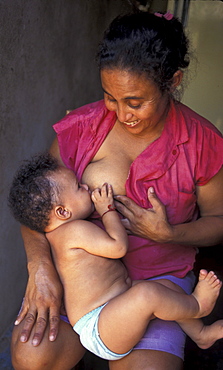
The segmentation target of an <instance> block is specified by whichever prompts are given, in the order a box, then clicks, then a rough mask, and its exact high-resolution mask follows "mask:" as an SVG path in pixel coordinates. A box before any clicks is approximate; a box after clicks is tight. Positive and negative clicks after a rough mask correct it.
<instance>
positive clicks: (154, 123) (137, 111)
mask: <svg viewBox="0 0 223 370" xmlns="http://www.w3.org/2000/svg"><path fill="white" fill-rule="evenodd" d="M101 82H102V88H103V91H104V100H105V105H106V107H107V108H108V110H110V111H114V112H116V114H117V118H118V120H119V122H120V123H121V124H122V125H123V127H124V128H125V129H126V130H128V131H130V132H131V133H134V134H139V133H142V132H144V130H146V131H148V130H151V129H154V128H156V127H160V126H163V125H164V122H165V118H166V115H167V112H168V107H169V97H168V95H167V94H162V93H161V92H160V90H159V88H158V87H157V85H156V84H155V83H153V82H152V81H149V80H148V79H146V78H145V77H144V76H143V75H138V74H134V73H132V72H128V71H122V70H119V69H104V70H102V71H101Z"/></svg>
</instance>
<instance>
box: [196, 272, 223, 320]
mask: <svg viewBox="0 0 223 370" xmlns="http://www.w3.org/2000/svg"><path fill="white" fill-rule="evenodd" d="M221 286H222V282H221V281H220V280H219V279H218V277H217V276H216V275H215V273H214V272H213V271H210V272H207V271H206V270H200V274H199V281H198V283H197V285H196V287H195V289H194V292H193V293H192V295H193V296H194V297H195V298H196V300H197V301H198V304H199V312H198V314H197V316H196V318H198V317H204V316H207V315H209V313H211V311H212V310H213V308H214V305H215V302H216V300H217V298H218V296H219V292H220V289H221Z"/></svg>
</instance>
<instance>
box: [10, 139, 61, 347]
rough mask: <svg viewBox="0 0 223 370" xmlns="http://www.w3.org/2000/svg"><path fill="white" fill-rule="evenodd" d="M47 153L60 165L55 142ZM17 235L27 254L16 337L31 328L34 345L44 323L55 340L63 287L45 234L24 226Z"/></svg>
mask: <svg viewBox="0 0 223 370" xmlns="http://www.w3.org/2000/svg"><path fill="white" fill-rule="evenodd" d="M50 152H51V154H52V155H54V156H55V157H56V158H57V159H58V161H59V162H60V164H61V165H63V162H62V160H61V158H60V153H59V147H58V142H57V139H55V140H54V142H53V144H52V146H51V149H50ZM21 232H22V237H23V241H24V246H25V250H26V255H27V264H28V265H27V266H28V274H29V277H28V283H27V287H26V293H25V297H24V300H23V305H22V308H21V310H20V313H19V315H18V317H17V320H16V322H15V323H16V325H18V324H19V323H20V322H21V321H22V320H24V324H23V329H22V332H21V335H20V340H21V341H22V342H26V341H27V340H28V339H29V336H30V333H31V330H32V328H33V327H34V325H35V330H34V336H33V338H32V343H33V345H35V346H36V345H38V344H39V343H40V342H41V340H42V338H43V335H44V331H45V329H46V326H47V322H48V320H49V323H50V331H49V340H50V341H54V340H55V339H56V337H57V333H58V328H59V321H60V308H61V304H62V295H63V288H62V285H61V282H60V279H59V276H58V274H57V271H56V269H55V266H54V264H53V261H52V257H51V250H50V245H49V243H48V241H47V239H46V237H45V235H44V234H40V233H38V232H35V231H32V230H30V229H29V228H27V227H25V226H22V228H21Z"/></svg>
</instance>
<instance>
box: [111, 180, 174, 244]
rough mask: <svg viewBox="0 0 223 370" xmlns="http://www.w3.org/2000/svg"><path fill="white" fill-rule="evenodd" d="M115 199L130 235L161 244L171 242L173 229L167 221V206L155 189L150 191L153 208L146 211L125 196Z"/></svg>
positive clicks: (118, 196)
mask: <svg viewBox="0 0 223 370" xmlns="http://www.w3.org/2000/svg"><path fill="white" fill-rule="evenodd" d="M115 199H116V202H115V206H116V208H117V210H118V211H119V212H120V213H121V214H122V215H123V216H124V217H125V218H124V219H123V220H122V224H123V225H124V227H125V228H126V230H127V231H128V233H131V234H134V235H138V236H140V237H142V238H145V239H151V240H154V241H155V242H159V243H168V242H169V241H170V240H171V234H172V228H171V225H170V224H169V223H168V220H167V215H166V210H165V206H164V205H163V204H162V203H161V202H160V200H159V199H158V198H157V196H156V194H155V192H154V188H153V187H150V188H149V189H148V199H149V201H150V203H151V205H152V208H148V209H144V208H142V207H140V206H138V205H137V204H136V203H135V202H134V201H133V200H131V199H130V198H128V197H126V196H124V195H117V196H115Z"/></svg>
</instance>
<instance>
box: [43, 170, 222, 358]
mask: <svg viewBox="0 0 223 370" xmlns="http://www.w3.org/2000/svg"><path fill="white" fill-rule="evenodd" d="M64 171H66V172H67V171H68V170H64ZM73 182H74V181H73ZM106 188H107V187H106V186H105V185H103V187H102V189H101V191H100V190H99V189H96V190H94V191H93V193H92V200H93V201H94V204H95V208H96V210H97V212H98V213H99V214H100V215H101V216H102V215H103V214H104V212H106V210H108V205H109V204H110V205H111V207H113V206H114V204H113V197H112V190H111V187H109V186H108V190H106ZM63 189H65V186H64V185H63ZM74 190H75V189H74ZM65 191H66V189H65ZM75 195H76V196H77V192H76V193H74V194H73V195H72V193H69V194H68V195H67V202H66V201H65V199H64V198H63V204H64V208H65V209H66V212H69V217H67V218H65V217H64V219H62V220H59V222H63V221H65V222H66V223H65V224H62V223H61V226H60V224H59V226H60V227H58V226H57V225H58V224H57V221H58V220H57V219H53V220H52V221H51V222H50V227H49V229H50V232H48V233H47V234H46V236H47V238H48V240H49V241H50V244H51V246H52V250H53V254H54V259H55V263H56V266H57V270H58V271H59V274H60V277H61V280H62V283H63V286H64V289H65V305H66V309H67V313H68V317H69V320H70V322H71V324H72V326H74V325H75V323H76V322H77V321H78V320H79V319H80V318H81V317H82V316H84V315H85V314H86V313H88V312H90V311H92V310H93V309H95V308H96V307H98V306H100V305H102V304H104V303H106V302H108V301H109V302H108V303H107V305H106V306H105V307H104V308H103V310H102V311H101V313H100V316H99V323H98V328H99V333H100V337H101V339H102V341H103V343H104V344H105V345H106V346H107V347H108V348H109V349H110V350H111V351H113V352H116V353H125V352H127V351H129V350H130V349H132V347H133V346H134V345H135V344H136V343H137V342H138V341H139V340H140V338H141V337H142V336H143V334H144V332H145V330H146V328H147V325H148V323H149V321H150V320H151V319H153V318H154V317H157V318H160V319H162V320H176V321H179V320H183V321H182V322H183V324H184V328H185V329H186V331H187V333H188V335H190V331H192V334H193V337H194V338H196V339H197V340H201V339H202V340H203V342H205V340H206V343H209V342H210V341H211V340H213V337H215V338H217V339H219V338H221V337H222V336H223V328H222V322H221V323H220V324H219V323H218V325H215V327H214V329H213V328H212V329H211V334H212V338H211V340H210V338H209V335H208V330H206V336H207V338H205V339H203V338H202V335H201V329H200V328H201V327H202V326H203V325H202V323H200V322H199V323H198V324H197V320H192V321H189V320H187V319H191V318H200V317H203V316H207V315H208V314H209V313H210V312H211V311H212V309H213V307H214V305H215V302H216V299H217V297H218V295H219V291H220V288H221V282H220V281H219V279H218V278H217V276H216V275H215V274H214V273H213V272H212V271H211V272H209V273H207V271H206V270H201V272H200V276H199V282H198V284H197V286H196V288H195V290H194V292H193V294H192V295H186V294H184V293H181V292H179V291H178V289H177V286H176V285H175V284H173V283H172V282H170V281H168V280H159V281H155V282H153V281H133V282H131V280H130V278H129V277H128V274H127V271H126V270H125V268H124V265H123V264H122V263H121V262H120V261H119V260H117V258H120V257H122V256H123V254H125V253H126V251H127V239H126V236H125V230H124V228H122V227H121V223H120V219H119V217H118V215H117V213H116V211H115V210H114V211H112V212H106V213H105V214H104V215H103V217H102V220H103V223H104V227H105V231H104V230H102V229H100V228H98V227H97V226H96V225H94V224H92V223H91V222H88V221H84V220H79V219H76V218H75V217H78V212H77V208H78V209H79V212H81V210H80V208H79V207H78V205H76V203H75ZM79 198H80V196H79V197H78V199H79ZM70 199H72V200H73V206H74V210H75V211H73V210H72V202H71V200H70ZM88 208H90V207H88ZM74 213H75V214H74ZM86 252H87V253H86ZM86 271H87V278H86ZM139 313H140V314H139ZM184 320H186V321H184ZM197 328H198V329H199V330H197ZM219 328H221V330H220V331H219ZM214 332H215V333H214ZM200 336H201V337H200Z"/></svg>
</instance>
